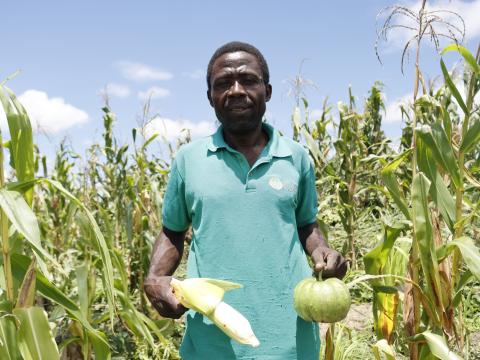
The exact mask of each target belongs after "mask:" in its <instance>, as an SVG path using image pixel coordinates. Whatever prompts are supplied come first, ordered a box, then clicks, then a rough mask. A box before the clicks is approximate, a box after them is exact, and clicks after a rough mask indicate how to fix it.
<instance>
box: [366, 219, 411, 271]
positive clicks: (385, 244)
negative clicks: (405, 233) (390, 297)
mask: <svg viewBox="0 0 480 360" xmlns="http://www.w3.org/2000/svg"><path fill="white" fill-rule="evenodd" d="M403 229H405V225H403V224H395V225H393V226H388V225H387V224H385V225H384V236H383V241H382V242H381V243H380V244H379V245H378V246H377V247H375V248H374V249H373V250H371V251H370V252H368V253H367V254H365V256H364V257H363V262H364V264H365V272H366V273H367V274H371V275H380V274H384V272H383V269H384V267H385V264H386V262H387V259H388V255H389V254H390V250H391V249H392V247H393V245H394V243H395V240H396V239H397V237H398V236H399V235H400V233H401V232H402V230H403Z"/></svg>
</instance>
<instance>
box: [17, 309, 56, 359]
mask: <svg viewBox="0 0 480 360" xmlns="http://www.w3.org/2000/svg"><path fill="white" fill-rule="evenodd" d="M13 314H14V315H15V316H16V317H17V318H18V319H19V321H20V327H19V329H18V341H19V345H20V351H21V352H22V355H23V357H24V358H27V359H28V358H31V359H35V360H55V359H60V355H59V353H58V348H57V344H56V343H55V339H54V338H53V336H52V332H51V331H50V325H49V324H48V318H47V313H46V312H45V310H43V308H41V307H30V308H20V309H14V310H13Z"/></svg>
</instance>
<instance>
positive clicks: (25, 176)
mask: <svg viewBox="0 0 480 360" xmlns="http://www.w3.org/2000/svg"><path fill="white" fill-rule="evenodd" d="M0 102H1V103H2V105H3V108H4V110H5V114H6V116H7V121H8V127H9V130H10V138H11V139H10V150H11V153H10V158H11V160H13V164H14V166H15V174H16V177H17V179H18V181H27V180H32V179H33V178H34V175H35V163H34V156H33V138H32V126H31V124H30V119H29V118H28V114H27V112H26V111H25V108H24V107H23V106H22V104H20V102H19V101H18V100H17V98H16V96H15V95H14V94H13V92H12V91H11V90H10V89H9V88H7V87H5V86H1V85H0ZM25 199H26V201H27V203H28V204H29V205H31V204H32V199H33V192H32V191H28V192H26V193H25Z"/></svg>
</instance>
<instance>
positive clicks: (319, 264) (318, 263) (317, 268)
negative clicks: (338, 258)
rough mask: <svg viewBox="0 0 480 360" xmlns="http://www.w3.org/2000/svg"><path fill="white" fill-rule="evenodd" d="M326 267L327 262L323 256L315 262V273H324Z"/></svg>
mask: <svg viewBox="0 0 480 360" xmlns="http://www.w3.org/2000/svg"><path fill="white" fill-rule="evenodd" d="M322 255H323V254H322ZM326 265H327V264H326V263H325V260H324V259H323V256H322V257H320V258H319V259H316V260H315V272H316V273H318V272H320V271H324V269H325V266H326Z"/></svg>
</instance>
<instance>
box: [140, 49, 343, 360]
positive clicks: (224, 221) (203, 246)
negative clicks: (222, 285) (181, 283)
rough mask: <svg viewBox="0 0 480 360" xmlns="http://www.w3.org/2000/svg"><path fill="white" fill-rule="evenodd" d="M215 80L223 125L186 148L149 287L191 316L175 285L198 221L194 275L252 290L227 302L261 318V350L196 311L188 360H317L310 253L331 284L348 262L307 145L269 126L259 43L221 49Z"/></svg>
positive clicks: (173, 180)
mask: <svg viewBox="0 0 480 360" xmlns="http://www.w3.org/2000/svg"><path fill="white" fill-rule="evenodd" d="M207 85H208V91H207V97H208V100H209V101H210V105H211V106H212V107H213V108H214V110H215V114H216V116H217V118H218V120H219V121H220V123H221V126H220V127H219V129H218V130H217V132H216V133H215V134H214V135H212V136H210V137H208V138H204V139H200V140H197V141H194V142H192V143H190V144H187V145H185V146H184V147H182V148H181V149H180V150H179V151H178V154H177V156H176V159H175V161H174V163H173V165H172V169H171V174H170V180H169V183H168V186H167V190H166V194H165V201H164V206H163V229H162V233H161V235H160V237H159V239H158V240H157V242H156V243H155V246H154V250H153V254H152V259H151V264H150V271H149V275H148V277H147V280H146V281H145V292H146V293H147V296H148V297H149V299H150V301H151V302H152V304H153V306H154V307H155V308H156V309H157V310H158V312H159V313H160V314H161V315H162V316H164V317H171V318H178V317H180V316H181V315H182V314H183V313H184V312H185V311H186V310H187V309H185V308H184V307H183V306H182V305H181V304H179V303H178V301H177V300H176V299H175V297H174V295H173V293H172V289H171V286H170V280H171V275H172V274H173V272H174V271H175V269H176V268H177V266H178V264H179V262H180V260H181V257H182V254H183V244H184V239H185V231H186V230H187V229H188V227H189V226H190V225H191V226H192V230H193V238H192V242H191V247H190V253H189V257H188V263H187V267H188V274H187V276H188V277H208V278H217V279H223V280H228V281H233V282H238V283H240V284H243V286H244V287H243V288H242V289H238V290H234V291H230V292H228V293H226V294H225V298H224V301H225V302H227V303H229V304H230V305H232V306H233V307H234V308H236V309H237V310H238V311H240V312H241V313H242V314H243V315H244V316H245V317H246V318H247V319H248V320H249V321H250V323H251V325H252V328H253V331H254V332H255V334H256V336H257V337H258V339H259V340H260V346H259V347H258V348H251V347H248V346H245V345H240V344H237V343H236V342H234V341H232V340H230V339H229V338H228V337H227V336H226V335H225V334H224V333H223V332H221V331H220V330H219V329H218V328H216V326H215V325H213V324H212V323H211V322H210V320H209V319H207V318H206V317H204V316H202V315H201V314H198V313H195V312H193V311H189V312H188V314H187V318H186V324H187V329H186V333H185V336H184V339H183V342H182V346H181V349H180V353H181V355H182V358H184V359H187V360H189V359H195V360H217V359H218V360H223V359H255V360H262V359H269V360H273V359H278V360H288V359H301V360H310V359H315V360H317V359H318V357H319V347H320V342H319V333H318V326H317V325H316V324H314V323H308V322H305V321H303V320H302V319H300V318H298V317H297V315H296V313H295V310H294V308H293V289H294V287H295V285H296V284H297V283H298V282H299V281H300V280H302V279H303V278H305V277H308V276H311V269H310V267H309V265H308V262H307V258H306V256H305V253H307V254H308V255H310V256H311V257H312V260H313V262H314V264H315V268H314V270H315V271H316V272H319V271H322V274H323V276H324V277H329V276H337V277H340V278H341V277H343V276H344V275H345V272H346V263H345V260H344V259H343V257H342V256H341V255H340V254H339V253H338V252H336V251H335V250H332V249H330V248H329V247H328V245H327V243H326V241H325V239H324V238H323V236H322V235H321V233H320V231H319V230H318V228H317V225H316V215H317V198H316V189H315V177H314V169H313V167H312V164H311V161H310V160H309V157H308V154H307V153H306V151H305V150H304V149H303V147H302V146H301V145H299V144H297V143H295V142H294V141H292V140H290V139H287V138H284V137H281V136H280V135H279V134H278V132H276V131H275V130H274V129H273V128H272V127H271V126H270V125H268V124H266V123H263V122H262V118H263V115H264V113H265V109H266V102H267V101H269V100H270V97H271V95H272V86H271V85H270V83H269V71H268V66H267V63H266V61H265V59H264V57H263V56H262V54H261V53H260V52H259V51H258V50H257V49H256V48H255V47H253V46H251V45H249V44H245V43H240V42H232V43H228V44H225V45H223V46H222V47H220V48H219V49H217V51H216V52H215V53H214V54H213V56H212V58H211V60H210V63H209V65H208V71H207Z"/></svg>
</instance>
